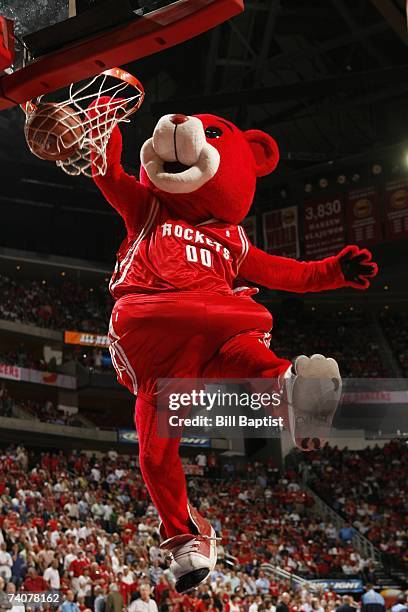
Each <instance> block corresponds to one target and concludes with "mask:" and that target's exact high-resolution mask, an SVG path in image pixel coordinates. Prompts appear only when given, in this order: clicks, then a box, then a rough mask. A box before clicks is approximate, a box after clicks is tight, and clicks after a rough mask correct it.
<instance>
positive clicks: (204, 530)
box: [160, 506, 217, 593]
mask: <svg viewBox="0 0 408 612" xmlns="http://www.w3.org/2000/svg"><path fill="white" fill-rule="evenodd" d="M188 513H189V515H190V520H191V523H192V525H193V528H194V531H196V533H185V534H181V535H177V536H174V537H172V538H168V539H167V540H164V542H162V544H161V545H160V548H162V549H164V550H168V551H169V553H170V556H171V565H170V570H171V571H172V572H173V574H174V577H175V578H176V591H178V593H185V592H186V591H190V590H191V589H194V588H195V587H197V586H198V585H199V584H201V583H202V582H204V581H205V580H206V579H207V578H208V576H209V575H210V572H212V570H213V569H214V567H215V564H216V563H217V537H216V535H215V531H214V529H213V528H212V526H211V524H210V523H209V522H208V521H207V519H205V518H204V517H203V516H201V514H200V513H199V512H198V511H197V510H196V509H195V508H192V507H191V506H188ZM163 532H164V530H163V525H160V533H161V534H163Z"/></svg>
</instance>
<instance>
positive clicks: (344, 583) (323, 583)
mask: <svg viewBox="0 0 408 612" xmlns="http://www.w3.org/2000/svg"><path fill="white" fill-rule="evenodd" d="M308 585H309V587H310V590H311V591H334V592H335V593H360V592H361V591H364V589H363V582H362V581H361V580H357V579H351V580H308Z"/></svg>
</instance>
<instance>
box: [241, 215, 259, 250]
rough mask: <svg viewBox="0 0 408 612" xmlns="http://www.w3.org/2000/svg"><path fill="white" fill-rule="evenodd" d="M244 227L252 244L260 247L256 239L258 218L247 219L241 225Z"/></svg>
mask: <svg viewBox="0 0 408 612" xmlns="http://www.w3.org/2000/svg"><path fill="white" fill-rule="evenodd" d="M241 225H242V227H243V228H244V230H245V233H246V235H247V236H248V238H249V241H250V243H251V244H254V245H255V246H258V241H257V237H256V217H255V215H252V216H251V217H247V218H246V219H244V220H243V222H242V223H241Z"/></svg>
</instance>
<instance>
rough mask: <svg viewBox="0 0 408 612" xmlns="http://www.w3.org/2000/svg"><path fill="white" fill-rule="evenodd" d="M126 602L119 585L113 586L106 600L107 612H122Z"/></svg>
mask: <svg viewBox="0 0 408 612" xmlns="http://www.w3.org/2000/svg"><path fill="white" fill-rule="evenodd" d="M123 606H124V601H123V597H122V595H121V593H119V587H118V585H117V584H111V585H110V587H109V595H108V597H107V598H106V606H105V612H122V610H123Z"/></svg>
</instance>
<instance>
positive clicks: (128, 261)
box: [109, 198, 159, 291]
mask: <svg viewBox="0 0 408 612" xmlns="http://www.w3.org/2000/svg"><path fill="white" fill-rule="evenodd" d="M158 210H159V202H158V200H157V199H156V198H155V199H154V200H153V204H152V207H151V209H150V212H149V216H148V218H147V222H146V225H145V226H144V227H143V229H142V231H141V232H140V234H139V236H138V237H137V238H136V240H134V242H133V243H132V245H131V247H130V248H129V249H128V252H127V253H126V256H125V257H124V259H123V260H122V261H121V263H120V265H119V270H118V271H119V272H120V271H122V273H121V275H120V277H119V278H118V279H117V280H115V281H114V282H112V281H111V282H110V284H109V290H110V291H113V290H114V289H116V287H117V286H118V285H121V284H122V283H123V281H124V280H125V278H126V275H127V273H128V270H129V268H130V266H131V265H132V262H133V259H134V257H135V255H136V253H137V250H138V248H139V245H140V243H141V242H142V240H143V238H145V236H146V235H147V234H148V233H149V231H150V230H151V228H152V225H153V222H154V220H155V218H156V215H157V213H158Z"/></svg>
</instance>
